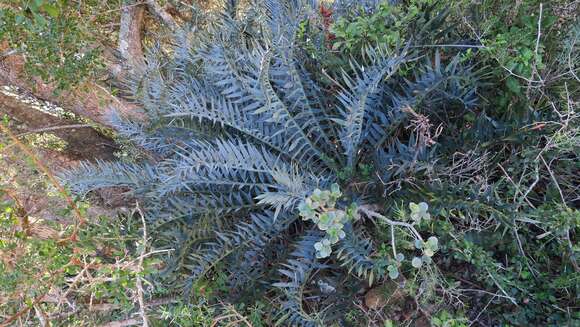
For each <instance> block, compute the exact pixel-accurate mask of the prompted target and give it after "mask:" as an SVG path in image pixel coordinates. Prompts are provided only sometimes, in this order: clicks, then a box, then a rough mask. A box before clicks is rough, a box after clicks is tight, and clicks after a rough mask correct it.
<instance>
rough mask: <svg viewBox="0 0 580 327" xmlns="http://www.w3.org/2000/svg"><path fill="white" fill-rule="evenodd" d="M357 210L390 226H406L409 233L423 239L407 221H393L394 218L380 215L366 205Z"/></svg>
mask: <svg viewBox="0 0 580 327" xmlns="http://www.w3.org/2000/svg"><path fill="white" fill-rule="evenodd" d="M359 210H360V211H361V212H362V213H363V214H365V216H367V217H369V218H378V219H379V220H381V221H383V222H385V223H387V224H389V225H391V226H401V227H406V228H407V229H408V230H409V231H411V233H413V235H415V237H416V238H417V239H419V240H421V241H423V237H421V234H419V232H418V231H417V229H415V227H414V226H413V225H411V224H409V223H404V222H402V221H395V220H391V219H389V218H387V217H385V216H383V215H381V214H380V213H378V212H376V211H373V210H371V209H370V208H369V207H368V206H364V205H363V206H361V207H359Z"/></svg>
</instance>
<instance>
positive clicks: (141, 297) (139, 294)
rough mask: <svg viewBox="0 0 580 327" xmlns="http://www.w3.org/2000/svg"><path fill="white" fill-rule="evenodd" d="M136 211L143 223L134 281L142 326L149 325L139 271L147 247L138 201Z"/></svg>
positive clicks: (143, 217) (143, 220) (145, 225)
mask: <svg viewBox="0 0 580 327" xmlns="http://www.w3.org/2000/svg"><path fill="white" fill-rule="evenodd" d="M136 210H137V212H138V213H139V215H140V216H141V222H142V223H143V248H142V249H141V256H140V257H139V266H138V267H139V268H138V270H137V280H136V282H135V284H136V286H137V297H138V300H139V313H140V315H141V318H142V319H143V327H149V322H148V321H147V315H146V313H145V299H144V295H143V293H144V292H143V282H142V280H141V272H142V271H143V259H144V258H145V250H146V249H147V224H146V223H145V215H143V212H141V208H140V207H139V202H137V207H136Z"/></svg>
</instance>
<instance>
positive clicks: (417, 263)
mask: <svg viewBox="0 0 580 327" xmlns="http://www.w3.org/2000/svg"><path fill="white" fill-rule="evenodd" d="M411 265H412V266H413V267H415V268H417V269H418V268H421V266H422V265H423V260H422V259H421V258H419V257H414V258H413V260H411Z"/></svg>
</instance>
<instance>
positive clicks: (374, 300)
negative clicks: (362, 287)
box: [365, 282, 405, 310]
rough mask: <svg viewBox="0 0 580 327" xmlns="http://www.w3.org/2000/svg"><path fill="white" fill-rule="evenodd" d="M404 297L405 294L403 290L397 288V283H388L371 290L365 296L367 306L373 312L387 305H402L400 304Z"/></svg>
mask: <svg viewBox="0 0 580 327" xmlns="http://www.w3.org/2000/svg"><path fill="white" fill-rule="evenodd" d="M404 297H405V294H404V293H403V290H402V289H401V288H399V287H397V284H396V283H394V282H388V283H386V284H383V285H379V286H376V287H374V288H372V289H370V290H369V291H368V292H367V294H365V305H366V307H367V308H369V309H371V310H377V309H380V308H382V307H384V306H386V305H387V304H390V305H397V304H400V302H401V301H402V300H404Z"/></svg>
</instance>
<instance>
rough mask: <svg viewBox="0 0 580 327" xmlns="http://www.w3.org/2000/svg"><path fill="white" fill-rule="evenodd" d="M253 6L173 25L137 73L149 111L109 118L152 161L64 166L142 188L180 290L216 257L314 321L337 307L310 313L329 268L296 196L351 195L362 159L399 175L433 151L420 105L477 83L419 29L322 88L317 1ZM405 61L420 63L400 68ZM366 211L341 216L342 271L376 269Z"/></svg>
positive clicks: (379, 182) (438, 105)
mask: <svg viewBox="0 0 580 327" xmlns="http://www.w3.org/2000/svg"><path fill="white" fill-rule="evenodd" d="M249 10H251V13H247V12H246V14H241V13H238V15H237V17H232V16H231V14H230V15H227V14H223V15H221V16H220V17H219V19H217V20H216V21H215V22H213V23H212V24H210V26H209V27H206V28H204V29H196V30H192V31H183V32H182V33H179V34H178V35H177V36H176V37H175V40H176V44H178V45H177V46H175V48H174V49H172V50H171V51H163V50H162V49H161V48H160V47H158V48H156V49H154V50H153V51H152V52H151V54H150V56H149V59H148V66H147V69H146V71H145V73H144V74H143V75H142V76H140V78H139V79H136V81H135V82H134V83H133V84H131V86H132V88H133V90H132V91H133V94H134V96H135V98H136V99H137V100H138V102H139V103H140V104H141V105H142V107H143V108H144V109H145V111H146V113H147V115H148V123H147V124H144V123H136V122H132V121H129V120H126V119H124V118H123V117H120V116H115V117H112V118H111V119H112V122H113V124H114V125H115V127H116V129H117V130H118V131H119V132H120V133H121V134H122V135H125V136H127V137H128V138H130V139H131V140H133V141H134V143H135V144H136V145H138V146H140V147H141V148H143V149H145V150H146V152H147V153H148V156H149V157H150V158H151V159H150V160H146V161H144V162H140V163H135V164H128V163H122V162H113V163H109V162H99V163H97V164H84V165H82V166H81V167H79V168H78V169H76V170H74V171H70V172H68V173H66V174H65V176H64V178H65V179H66V180H67V181H68V183H69V185H70V187H71V188H72V190H73V191H74V192H77V193H80V194H84V193H86V192H88V191H90V190H94V189H97V188H104V187H123V188H124V189H126V190H128V191H129V192H128V195H130V196H132V197H134V198H136V199H138V201H140V203H141V206H142V207H143V208H145V212H146V216H147V220H148V223H149V225H150V228H151V230H153V231H154V232H155V234H156V240H155V242H156V243H155V244H156V245H157V246H158V247H167V248H172V249H174V251H173V252H172V255H171V258H170V259H169V261H168V262H167V268H166V271H165V272H164V273H165V274H166V276H172V277H167V278H168V280H173V281H174V282H175V283H178V284H177V285H184V286H185V287H184V288H182V289H185V290H188V289H189V288H190V287H191V286H192V285H193V284H194V283H195V282H196V281H197V280H198V279H200V278H203V277H204V276H206V275H207V273H208V272H210V271H212V269H214V268H216V267H218V266H220V267H221V268H222V269H225V271H226V272H228V273H230V276H231V277H230V282H231V283H232V287H236V288H238V289H240V290H243V289H245V290H248V289H260V287H255V286H262V289H263V288H266V289H267V288H268V285H274V286H275V287H276V288H277V289H279V291H281V292H282V293H283V294H284V296H283V297H281V299H282V301H283V302H282V303H280V308H281V310H280V318H281V320H286V321H287V322H288V323H289V324H291V325H316V324H317V323H319V322H320V321H321V320H320V319H323V318H322V316H324V317H326V319H328V317H330V316H332V313H331V311H332V310H330V311H328V312H325V311H320V310H319V312H324V314H321V315H320V316H321V317H317V315H314V314H308V313H307V312H305V311H304V309H303V307H302V305H300V303H301V301H302V299H301V296H302V292H303V289H304V286H305V285H306V284H307V283H308V282H309V276H310V274H311V273H312V272H313V271H315V270H317V269H323V268H325V267H326V266H325V265H323V264H322V262H321V261H319V260H317V259H316V258H315V251H314V247H313V244H314V243H315V242H316V241H317V240H319V239H320V235H319V234H320V231H318V230H317V229H316V227H315V226H313V225H312V224H309V223H306V222H303V221H301V220H300V219H299V215H298V212H297V207H298V204H299V203H300V202H301V201H303V200H304V199H305V198H306V197H308V196H309V195H310V194H311V193H312V191H313V190H314V189H316V188H320V189H328V188H329V187H330V185H331V184H332V183H339V184H341V187H342V189H343V190H345V193H350V194H352V193H355V192H354V191H353V190H352V189H351V188H350V186H349V179H348V176H352V173H350V175H349V174H347V178H344V175H345V173H344V172H345V171H346V172H353V171H355V170H356V169H357V167H358V165H359V164H361V163H366V164H371V165H372V166H373V167H374V169H375V170H374V171H373V173H372V174H371V181H370V182H369V184H370V185H373V186H372V187H370V188H369V189H373V190H377V191H376V192H375V193H376V194H378V197H380V196H382V193H383V191H381V190H382V189H383V188H384V185H386V184H387V183H388V182H389V181H390V180H393V179H396V178H397V176H398V175H401V174H407V173H413V171H414V169H418V167H419V166H420V165H417V164H416V162H417V161H421V160H423V161H428V160H429V156H430V155H432V151H431V152H430V151H427V148H426V146H425V145H424V144H421V143H420V142H417V138H418V136H417V135H416V133H414V132H413V131H409V130H408V129H405V125H406V124H407V123H408V122H409V120H411V119H413V118H414V116H413V115H416V114H417V113H419V112H422V113H423V114H428V113H429V112H430V110H441V109H442V108H446V106H447V103H448V102H452V101H454V102H459V103H460V104H462V105H463V106H464V107H466V108H469V107H471V106H473V105H474V103H475V99H474V87H473V86H471V85H470V84H469V83H467V82H465V81H466V80H467V79H466V78H465V76H466V75H469V70H468V69H467V68H465V67H462V66H461V65H460V64H459V61H458V60H457V59H454V60H452V61H451V62H450V64H448V65H447V66H442V64H441V62H440V61H441V59H440V57H439V56H438V55H435V57H434V59H432V60H431V59H429V60H426V61H425V60H424V59H422V58H420V56H421V55H423V53H420V52H419V50H413V49H415V47H413V46H412V45H413V44H414V43H411V42H410V43H409V44H406V45H404V46H401V48H400V49H399V50H397V51H387V50H384V49H369V50H368V51H366V53H365V56H364V57H365V59H364V62H356V61H355V60H354V59H353V60H351V63H350V67H348V69H347V68H346V67H345V70H344V71H343V72H342V74H341V75H342V76H335V77H337V78H338V79H339V80H340V82H339V84H337V85H335V86H334V87H326V86H323V84H321V83H320V82H319V81H318V79H317V78H316V77H315V76H317V75H315V74H313V71H312V69H313V67H317V63H313V62H312V59H311V58H310V57H309V56H308V54H307V53H306V52H305V51H304V49H302V48H301V47H300V46H299V44H300V42H299V39H298V37H297V33H298V29H299V26H300V23H301V22H303V21H305V20H308V19H310V18H311V17H313V16H314V13H316V12H317V11H316V10H317V9H316V6H315V4H312V3H309V4H306V3H304V2H303V1H298V0H286V1H264V2H262V3H260V4H259V5H256V6H255V7H253V8H251V9H249ZM226 12H229V13H232V12H236V11H235V10H232V8H229V9H228V10H226ZM200 31H202V32H200ZM411 50H412V51H411ZM423 61H425V62H426V63H425V64H423V65H422V64H419V62H423ZM408 63H412V65H408ZM403 65H407V67H415V68H414V70H413V71H415V72H416V73H415V74H414V75H412V74H406V76H403V75H402V74H401V72H400V69H399V68H400V67H402V66H403ZM318 73H320V72H318ZM405 77H406V78H405ZM401 167H403V168H402V169H401ZM339 177H340V178H339ZM373 196H375V194H371V195H369V194H358V195H356V194H355V195H354V196H352V198H359V199H372V198H373ZM363 224H364V223H363V222H361V223H360V224H359V225H357V226H353V225H352V224H351V225H348V226H345V231H346V234H347V236H346V237H345V238H344V239H342V240H341V241H340V242H339V244H338V246H337V251H335V252H336V254H333V257H332V258H331V260H336V261H337V262H339V263H342V264H343V266H344V271H341V272H335V274H338V273H343V274H349V273H353V274H356V275H358V276H360V277H363V276H364V277H367V278H368V277H369V276H371V277H370V278H373V277H372V276H373V274H374V278H375V279H376V278H378V277H377V274H378V273H377V272H373V269H375V268H376V267H375V265H374V261H373V259H372V258H371V253H372V247H373V246H372V242H371V241H369V240H368V238H367V237H366V236H365V235H366V234H365V232H364V228H365V227H364V226H363ZM293 240H298V241H294V242H293ZM288 241H290V242H293V243H294V247H293V250H291V251H284V250H283V249H284V247H282V248H280V244H281V242H288ZM282 260H285V261H286V263H283V264H277V265H273V263H274V262H280V261H282ZM224 263H227V265H226V264H224ZM272 266H274V267H275V268H276V267H277V268H278V269H279V274H278V279H279V280H278V281H276V280H272V275H271V274H270V272H271V270H272V269H271V268H270V267H272ZM274 279H275V278H274ZM180 283H181V284H180ZM249 286H252V287H253V288H250V287H249ZM188 287H189V288H188Z"/></svg>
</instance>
